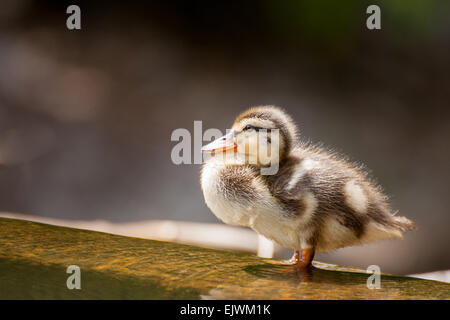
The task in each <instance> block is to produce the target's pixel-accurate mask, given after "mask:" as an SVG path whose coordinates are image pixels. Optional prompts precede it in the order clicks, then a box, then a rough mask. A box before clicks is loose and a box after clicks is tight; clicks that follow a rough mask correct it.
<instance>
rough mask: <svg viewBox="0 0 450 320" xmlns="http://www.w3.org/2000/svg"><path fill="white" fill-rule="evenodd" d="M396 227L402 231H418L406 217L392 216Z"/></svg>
mask: <svg viewBox="0 0 450 320" xmlns="http://www.w3.org/2000/svg"><path fill="white" fill-rule="evenodd" d="M392 218H393V220H394V221H393V224H394V226H395V227H396V228H397V229H398V230H400V231H402V232H403V231H407V230H416V229H417V226H416V225H415V224H414V222H412V221H411V220H409V219H408V218H406V217H398V216H392Z"/></svg>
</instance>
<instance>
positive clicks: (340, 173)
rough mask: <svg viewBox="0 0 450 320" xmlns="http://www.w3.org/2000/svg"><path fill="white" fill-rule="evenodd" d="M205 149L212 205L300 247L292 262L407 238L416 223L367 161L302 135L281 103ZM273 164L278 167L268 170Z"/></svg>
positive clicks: (226, 216) (242, 119)
mask: <svg viewBox="0 0 450 320" xmlns="http://www.w3.org/2000/svg"><path fill="white" fill-rule="evenodd" d="M275 138H276V139H275ZM271 150H276V152H273V151H272V152H271ZM202 152H205V153H209V154H211V156H210V157H209V159H207V160H206V161H205V163H204V164H203V167H202V172H201V187H202V191H203V195H204V198H205V202H206V205H207V206H208V207H209V208H210V210H211V211H212V212H213V213H214V214H215V215H216V216H217V217H218V218H219V219H220V220H222V221H223V222H225V223H227V224H231V225H240V226H247V227H250V228H251V229H253V230H254V231H256V232H257V233H259V234H261V235H263V236H265V237H266V238H268V239H271V240H273V241H274V242H276V243H278V244H279V245H281V246H283V247H286V248H291V249H293V250H294V255H293V257H292V259H291V260H290V261H289V262H290V263H292V264H296V265H297V266H298V267H299V268H307V267H309V266H311V262H312V260H313V258H314V254H315V253H321V252H328V251H330V250H334V249H337V248H341V247H345V246H352V245H359V244H363V243H367V242H371V241H374V240H379V239H386V238H401V237H402V233H403V232H404V231H406V230H412V229H414V223H413V222H412V221H410V220H408V219H407V218H405V217H400V216H396V215H395V213H394V212H393V211H392V209H391V208H390V206H389V204H388V198H387V196H386V195H385V194H383V192H382V190H381V188H380V187H379V186H378V185H377V184H375V182H373V181H372V180H371V179H370V178H369V177H368V174H367V173H366V172H365V171H364V169H363V168H362V167H361V166H358V165H354V164H352V163H350V162H348V161H346V160H345V158H343V157H340V156H339V155H337V154H336V153H334V152H329V151H327V150H325V149H324V148H321V147H317V146H314V145H311V144H308V143H304V142H302V141H300V140H299V139H298V134H297V127H296V125H295V124H294V122H293V120H292V118H291V117H290V116H289V115H288V114H287V113H286V112H285V111H283V110H282V109H281V108H278V107H274V106H260V107H253V108H250V109H249V110H247V111H245V112H243V113H241V114H240V115H239V116H238V117H237V118H236V120H235V121H234V124H233V125H232V128H231V131H230V133H228V134H227V135H225V136H224V137H222V138H219V139H217V140H215V141H213V142H211V143H210V144H208V145H206V146H204V147H203V148H202ZM273 164H275V165H276V169H277V170H273V172H272V174H263V170H264V169H267V168H268V167H269V166H272V165H273Z"/></svg>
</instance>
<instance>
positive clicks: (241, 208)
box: [201, 158, 299, 248]
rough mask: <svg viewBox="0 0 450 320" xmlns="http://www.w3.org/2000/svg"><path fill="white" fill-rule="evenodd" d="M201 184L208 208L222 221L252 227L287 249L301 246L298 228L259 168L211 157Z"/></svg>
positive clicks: (204, 169)
mask: <svg viewBox="0 0 450 320" xmlns="http://www.w3.org/2000/svg"><path fill="white" fill-rule="evenodd" d="M201 185H202V190H203V194H204V197H205V202H206V204H207V206H208V207H209V208H210V209H211V211H212V212H213V213H214V215H216V216H217V218H219V219H220V220H222V221H223V222H225V223H227V224H231V225H240V226H247V227H250V228H252V229H253V230H255V231H256V232H258V233H260V234H262V235H264V236H265V237H267V238H269V239H271V240H274V241H276V242H277V243H279V244H280V245H282V246H285V247H290V248H296V247H298V246H299V232H298V228H296V227H295V225H294V224H293V223H292V218H289V215H288V214H286V213H284V208H283V207H282V206H281V205H280V203H279V202H278V201H277V199H276V198H275V197H273V196H272V194H271V193H270V191H269V188H268V186H267V185H266V183H265V182H264V180H263V179H262V178H261V176H260V174H259V171H258V169H257V168H255V167H252V166H247V165H234V164H225V163H223V162H221V161H217V160H215V159H214V158H212V159H210V160H208V161H207V162H206V163H205V164H204V166H203V169H202V176H201Z"/></svg>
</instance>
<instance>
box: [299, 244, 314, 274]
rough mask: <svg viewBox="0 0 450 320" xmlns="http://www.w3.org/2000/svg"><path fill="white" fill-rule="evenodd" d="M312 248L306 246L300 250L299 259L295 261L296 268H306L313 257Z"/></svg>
mask: <svg viewBox="0 0 450 320" xmlns="http://www.w3.org/2000/svg"><path fill="white" fill-rule="evenodd" d="M314 253H315V250H314V248H308V249H304V250H302V251H300V260H299V261H298V263H297V267H298V268H301V269H303V268H308V267H310V266H311V263H312V261H313V259H314Z"/></svg>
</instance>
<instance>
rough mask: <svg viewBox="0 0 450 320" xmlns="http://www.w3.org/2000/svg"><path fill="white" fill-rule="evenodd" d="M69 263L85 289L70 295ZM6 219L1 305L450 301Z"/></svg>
mask: <svg viewBox="0 0 450 320" xmlns="http://www.w3.org/2000/svg"><path fill="white" fill-rule="evenodd" d="M69 265H78V266H79V267H80V269H81V290H69V289H67V286H66V280H67V277H68V276H69V274H67V273H66V269H67V267H68V266H69ZM368 276H369V275H368V274H366V273H364V271H361V270H356V269H351V268H343V267H337V266H334V265H328V264H323V263H318V262H317V263H315V268H314V270H313V271H312V272H311V273H310V274H303V273H299V272H298V271H296V269H295V268H294V267H292V266H287V265H283V264H281V263H280V262H277V261H273V260H268V259H261V258H258V257H255V256H251V255H247V254H242V253H235V252H229V251H220V250H212V249H204V248H199V247H193V246H187V245H180V244H174V243H169V242H162V241H153V240H145V239H138V238H130V237H123V236H117V235H111V234H106V233H100V232H94V231H86V230H79V229H71V228H65V227H57V226H51V225H45V224H39V223H34V222H28V221H22V220H12V219H5V218H0V298H1V299H450V284H448V283H443V282H437V281H429V280H421V279H414V278H407V277H395V276H390V275H383V276H382V278H381V289H373V290H369V289H368V288H367V285H366V280H367V278H368Z"/></svg>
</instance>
